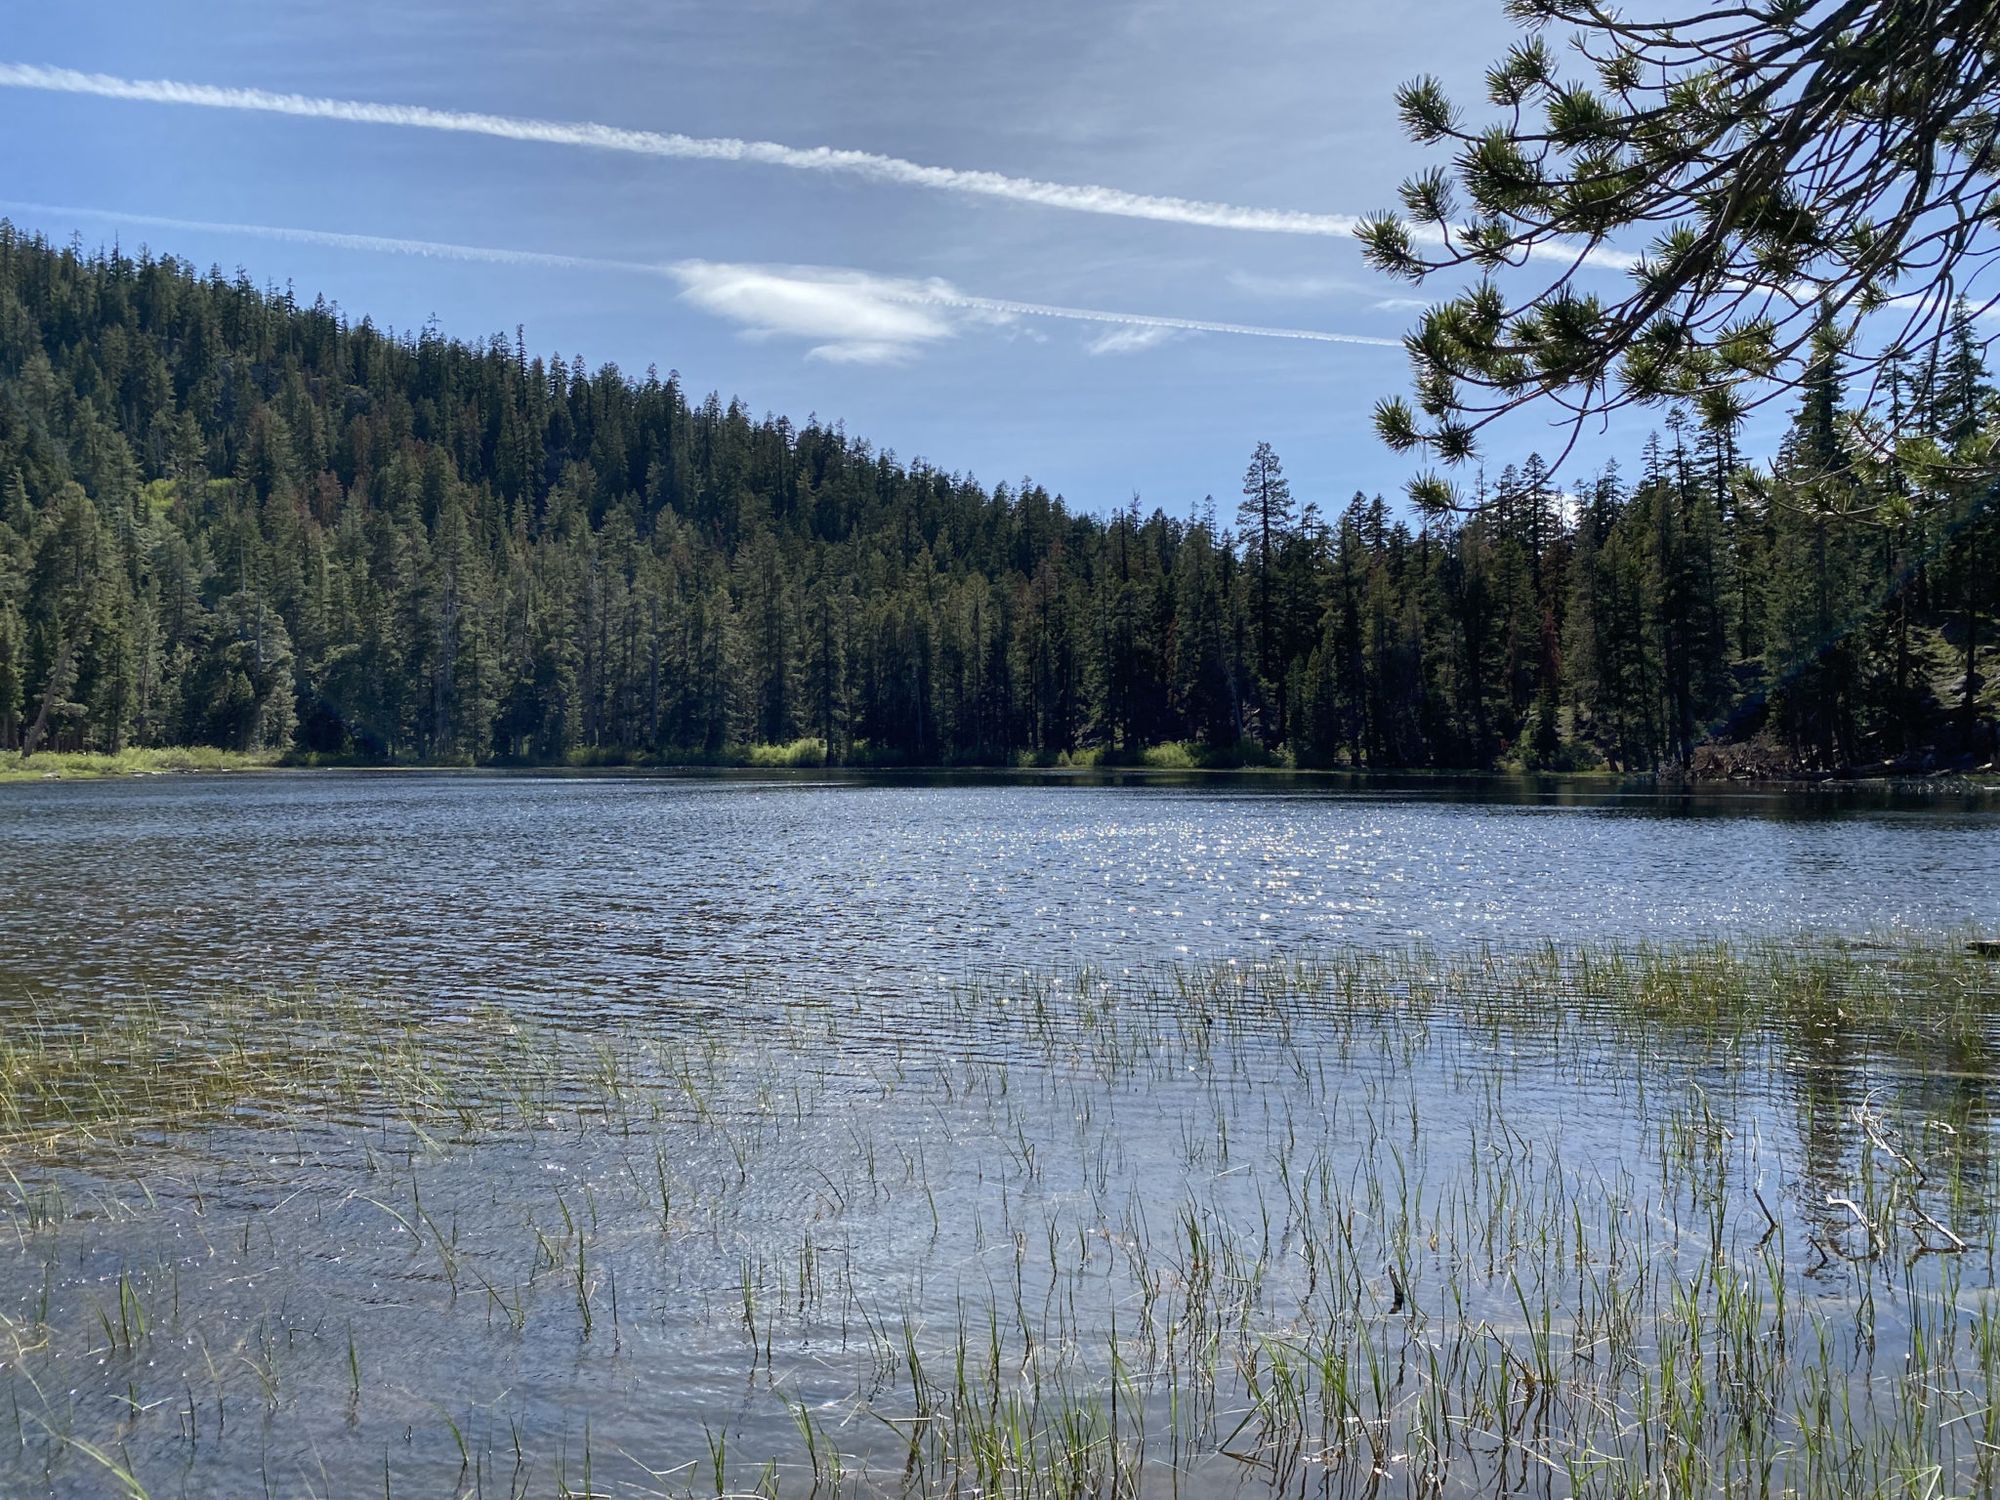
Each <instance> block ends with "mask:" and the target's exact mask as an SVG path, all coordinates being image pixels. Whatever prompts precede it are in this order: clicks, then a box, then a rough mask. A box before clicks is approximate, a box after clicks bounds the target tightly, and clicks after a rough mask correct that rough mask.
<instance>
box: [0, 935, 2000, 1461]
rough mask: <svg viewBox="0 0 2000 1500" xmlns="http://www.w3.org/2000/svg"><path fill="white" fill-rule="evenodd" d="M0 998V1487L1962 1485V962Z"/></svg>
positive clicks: (1989, 1017) (1985, 1028) (1989, 1268)
mask: <svg viewBox="0 0 2000 1500" xmlns="http://www.w3.org/2000/svg"><path fill="white" fill-rule="evenodd" d="M726 1007H727V1008H726V1009H719V1008H717V1003H716V1002H714V1001H713V1000H709V1001H704V1002H702V1003H700V1004H689V1005H684V1006H680V1007H675V1006H672V1005H657V1006H649V1007H648V1008H647V1012H646V1015H645V1017H644V1018H643V1019H642V1018H640V1017H638V1016H619V1017H616V1018H599V1020H600V1022H603V1023H605V1024H587V1025H586V1024H577V1025H573V1026H564V1025H554V1024H539V1025H538V1024H531V1023H530V1022H528V1021H527V1020H525V1019H524V1018H523V1017H521V1016H520V1015H518V1014H514V1013H510V1012H506V1011H501V1010H483V1011H475V1012H443V1011H425V1010H423V1009H421V1008H414V1009H413V1008H411V1007H410V1006H408V1005H406V1004H399V1003H392V1002H388V1001H381V1000H372V999H367V998H363V997H350V996H337V995H330V994H320V993H312V992H300V993H295V994H290V995H280V996H255V997H251V996H225V997H220V998H217V999H214V1000H212V1001H209V1002H207V1003H204V1004H195V1003H186V1004H165V1003H161V1004H155V1005H151V1006H144V1007H140V1008H137V1009H118V1010H115V1011H114V1010H112V1009H111V1008H108V1007H107V1008H106V1010H105V1012H104V1013H102V1014H94V1013H93V1012H92V1011H91V1010H90V1008H89V1006H88V1004H87V1002H82V1001H79V1000H78V999H77V998H76V997H62V998H61V999H60V1000H59V1001H58V1000H55V999H51V1000H50V1001H48V1002H47V1003H44V1004H42V1005H39V1006H17V1007H16V1008H14V1009H13V1010H12V1011H10V1013H9V1014H8V1015H7V1016H6V1018H5V1024H4V1026H0V1161H4V1163H5V1172H4V1176H0V1211H4V1217H0V1224H4V1226H5V1230H6V1233H5V1236H4V1238H0V1385H4V1386H5V1391H4V1392H0V1479H4V1488H5V1489H6V1490H7V1492H8V1493H9V1494H36V1493H54V1494H66V1493H93V1492H98V1491H100V1490H103V1489H105V1488H107V1487H110V1486H111V1485H112V1484H113V1483H114V1482H115V1484H116V1485H117V1486H121V1487H122V1489H123V1492H125V1493H128V1494H148V1495H153V1496H163V1495H172V1494H180V1493H197V1492H205V1491H206V1490H207V1489H210V1488H212V1487H213V1484H214V1483H215V1482H216V1480H217V1477H218V1476H221V1475H225V1474H226V1475H229V1476H231V1477H232V1482H237V1481H240V1482H242V1483H245V1484H250V1483H251V1480H250V1476H255V1479H254V1485H253V1486H252V1487H253V1488H254V1489H256V1490H258V1491H259V1492H265V1493H274V1494H295V1495H300V1494H313V1495H344V1494H351V1493H358V1492H363V1491H366V1492H370V1493H384V1494H388V1495H390V1496H395V1495H442V1494H460V1495H514V1496H529V1495H534V1496H544V1495H546V1496H581V1495H585V1494H626V1495H645V1494H655V1495H717V1494H725V1493H729V1494H744V1493H751V1492H756V1493H761V1494H800V1495H803V1494H810V1493H817V1494H822V1495H832V1494H848V1493H856V1494H860V1493H884V1492H889V1493H899V1494H944V1493H952V1494H978V1495H987V1496H1019V1497H1027V1496H1043V1495H1047V1496H1055V1495H1063V1496H1075V1495H1081V1494H1101V1495H1118V1494H1142V1493H1143V1494H1159V1495H1168V1494H1176V1493H1187V1494H1209V1493H1216V1492H1218V1491H1223V1492H1229V1493H1239V1494H1264V1493H1277V1492H1281V1491H1284V1492H1293V1493H1300V1492H1304V1493H1323V1494H1356V1495H1359V1494H1369V1493H1382V1492H1404V1491H1409V1492H1418V1493H1434V1494H1456V1493H1489V1492H1491V1491H1492V1490H1493V1489H1495V1488H1496V1487H1499V1486H1503V1485H1504V1486H1506V1487H1508V1488H1510V1489H1517V1490H1520V1491H1522V1492H1525V1493H1530V1494H1543V1495H1569V1494H1572V1493H1577V1494H1603V1495H1641V1494H1687V1493H1701V1492H1723V1491H1727V1492H1730V1493H1743V1492H1748V1491H1756V1492H1759V1493H1772V1494H1776V1493H1788V1494H1798V1495H1828V1496H1833V1495H1842V1496H1846V1495H1865V1494H1884V1495H1886V1494H1946V1493H1964V1492H1968V1491H1976V1490H1979V1489H1981V1488H1983V1487H1985V1486H1987V1485H1988V1484H1990V1482H1991V1480H1992V1479H1993V1477H1994V1468H1995V1465H1996V1461H2000V1415H1996V1413H2000V1406H1996V1404H1995V1402H1994V1400H1993V1393H1994V1391H1995V1389H1996V1376H2000V1368H1996V1367H2000V1320H1996V1303H1995V1299H1994V1296H1993V1277H1994V1230H1995V1208H1996V1206H2000V1169H1996V1166H1995V1161H1996V1157H1995V1154H1994V1152H1993V1150H1992V1131H1993V1125H1992V1116H1993V1102H1994V1101H1993V1095H1992V1088H1991V1084H1990V1082H1989V1080H1990V1079H1991V1077H1992V1076H1993V1063H1994V1057H1993V1048H1994V1046H1995V1035H1994V1025H1993V1022H1994V1018H1995V1015H1996V1008H2000V965H1996V964H1993V963H1990V962H1986V961H1983V960H1981V959H1979V958H1977V957H1975V956H1973V955H1971V954H1969V953H1967V952H1966V951H1965V949H1964V946H1963V945H1962V944H1958V943H1908V942H1897V943H1891V944H1888V945H1884V946H1835V945H1830V944H1824V943H1808V944H1803V945H1792V944H1783V943H1777V942H1764V943H1760V944H1756V945H1752V946H1729V945H1721V944H1707V945H1696V946H1692V947H1686V948H1675V949H1667V950H1660V949H1646V948H1625V949H1591V950H1564V949H1558V948H1545V949H1540V950H1534V951H1518V952H1488V953H1471V954H1458V955H1443V954H1438V953H1432V952H1425V951H1410V952H1407V953H1402V954H1395V955H1371V954H1363V953H1359V952H1338V953H1334V954H1331V955H1329V956H1327V957H1325V958H1323V959H1321V960H1318V961H1314V962H1294V963H1289V964H1273V965H1270V966H1262V967H1251V966H1241V967H1239V966H1220V967H1214V968H1208V967H1202V968H1193V969H1184V970H1177V971H1159V972H1155V973H1149V974H1144V975H1136V976H1125V977H1123V978H1116V979H1114V978H1112V977H1109V976H1106V975H1102V974H1097V973H1089V972H1085V973H1077V974H1071V975H1065V976H1060V977H1043V978H1033V977H1024V978H1021V979H1019V980H1016V981H1013V982H1009V983H1004V984H994V985H990V986H978V985H969V984H961V985H956V986H952V987H949V988H946V989H942V990H940V991H939V992H937V994H936V995H935V997H934V998H933V999H931V1000H930V1001H928V1002H921V1003H913V1004H911V1005H908V1006H906V1007H903V1008H900V1009H898V1010H896V1011H894V1012H891V1013H885V1012H884V1010H883V1008H882V1006H881V1005H880V1003H879V1001H877V1000H875V999H873V998H871V997H868V996H865V995H857V996H838V997H828V996H821V995H811V994H806V995H797V996H770V997H766V996H756V995H747V994H746V995H742V996H734V997H728V999H727V1001H726Z"/></svg>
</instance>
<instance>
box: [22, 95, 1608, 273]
mask: <svg viewBox="0 0 2000 1500" xmlns="http://www.w3.org/2000/svg"><path fill="white" fill-rule="evenodd" d="M0 88H17V89H41V90H45V91H47V92H52V93H60V94H90V95H95V96H96V97H98V98H103V99H131V100H137V101H140V102H143V103H148V104H181V105H193V106H197V107H199V108H203V109H230V110H247V111H250V112H252V113H257V114H274V115H292V116H296V117H298V118H300V119H309V120H338V121H343V122H346V123H348V124H355V125H397V126H402V127H405V128H407V129H415V130H441V131H450V132H457V133H460V134H466V135H484V136H493V137H496V138H498V139H501V140H509V141H534V142H540V143H543V144H547V145H553V146H578V147H585V148H589V149H592V150H599V151H624V152H630V153H632V154H635V155H639V156H660V157H671V158H675V159H679V160H688V161H725V162H755V163H759V164H761V165H764V166H772V167H786V168H789V169H791V170H793V171H799V172H824V173H835V174H842V175H847V176H854V177H861V178H865V179H867V180H869V181H873V182H888V183H896V184H899V185H901V186H904V187H920V188H929V189H932V190H934V191H938V192H947V193H961V194H969V195H972V196H974V197H982V198H1000V199H1005V200H1008V201H1010V202H1014V203H1031V204H1037V205H1039V206H1041V207H1043V208H1060V209H1066V210H1069V211H1071V212H1075V213H1087V214H1103V215H1109V216H1111V217H1114V218H1125V219H1150V220H1154V221H1157V222H1159V223H1163V224H1186V225H1194V226H1198V227H1202V228H1209V229H1234V230H1246V231H1250V232H1253V233H1261V234H1304V235H1320V236H1325V237H1330V238H1336V239H1346V238H1349V237H1351V236H1352V235H1353V233H1354V231H1355V229H1356V227H1357V226H1358V225H1359V224H1360V222H1361V221H1360V220H1359V219H1357V218H1356V217H1355V216H1354V215H1352V214H1327V213H1307V212H1304V211H1301V210H1297V209H1277V208H1251V207H1245V206H1243V205H1240V204H1234V203H1214V202H1209V201H1206V200H1203V199H1199V198H1174V197H1161V196H1156V195H1154V194H1151V193H1133V192H1127V191H1126V190H1125V189H1123V188H1114V187H1102V186H1095V185H1091V184H1080V183H1062V182H1047V181H1043V180H1042V179H1040V178H1034V177H1014V176H1009V175H1008V174H1006V173H1003V172H987V171H979V170H970V169H965V168H960V167H933V166H926V165H924V164H923V163H921V162H914V161H906V160H904V159H903V158H902V157H899V156H882V155H878V154H877V153H875V152H872V151H848V150H842V149H839V148H836V147H832V146H786V145H781V144H779V143H778V142H776V141H746V140H739V139H737V138H735V137H733V136H694V135H681V134H679V133H677V132H676V133H663V132H660V131H653V130H628V129H624V128H622V127H619V126H615V125H600V124H596V123H593V122H591V121H566V120H538V119H529V118H523V117H520V116H515V115H494V114H482V113H475V112H470V111H465V110H455V109H432V108H430V107H428V106H426V105H421V104H374V103H369V102H367V101H365V100H358V99H327V98H318V97H314V96H312V95H308V94H281V93H272V92H270V91H268V90H265V89H246V88H226V87H221V86H218V85H214V84H206V83H184V82H179V81H176V80H174V79H167V78H151V79H147V78H119V77H116V76H114V75H112V74H109V73H85V72H81V71H79V70H77V69H75V68H51V67H44V66H41V65H39V64H36V63H9V62H0ZM1419 227H1420V228H1421V226H1419ZM1534 253H1535V254H1536V255H1537V257H1539V258H1547V259H1551V260H1560V261H1569V260H1574V259H1576V258H1577V257H1578V256H1579V255H1581V256H1583V258H1584V259H1585V260H1586V261H1587V262H1588V263H1589V264H1592V265H1595V266H1598V267H1600V268H1603V269H1607V270H1629V269H1630V268H1631V267H1632V265H1633V264H1634V263H1635V258H1634V257H1632V256H1629V255H1626V254H1624V253H1622V252H1619V251H1613V250H1605V249H1597V250H1591V251H1588V252H1584V251H1580V250H1575V249H1570V248H1565V247H1564V246H1561V245H1544V246H1537V247H1536V249H1535V252H1534Z"/></svg>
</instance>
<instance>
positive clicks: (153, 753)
mask: <svg viewBox="0 0 2000 1500" xmlns="http://www.w3.org/2000/svg"><path fill="white" fill-rule="evenodd" d="M754 748H761V747H753V749H754ZM259 771H265V772H268V771H293V772H298V771H348V772H355V771H366V772H382V773H393V772H460V773H465V774H481V775H525V776H583V777H587V776H599V775H630V776H647V775H662V776H669V775H716V776H726V775H738V774H745V773H752V774H772V773H777V774H784V775H830V776H838V777H854V778H867V777H883V778H894V777H899V776H920V777H941V778H964V779H966V780H975V779H979V778H982V777H1002V778H1010V779H1011V778H1022V779H1046V780H1051V781H1068V780H1076V781H1088V780H1095V779H1100V778H1103V779H1118V780H1123V779H1126V778H1133V779H1137V780H1144V781H1154V780H1162V781H1164V780H1172V779H1175V778H1190V777H1194V778H1203V779H1207V778H1211V777H1214V778H1220V777H1257V778H1269V779H1273V780H1276V779H1295V780H1299V781H1305V782H1317V783H1322V784H1337V783H1340V782H1352V783H1355V784H1357V785H1378V786H1379V785H1393V784H1397V783H1408V784H1416V785H1422V784H1448V783H1490V784H1494V785H1515V786H1525V785H1534V786H1546V787H1552V788H1553V787H1577V788H1603V789H1605V790H1613V789H1628V790H1633V791H1645V792H1650V793H1659V794H1667V793H1680V794H1683V795H1697V794H1715V793H1721V794H1730V793H1759V792H1783V793H1813V792H1823V793H1838V792H1848V791H1859V792H1875V793H1900V794H1912V795H1915V794H1928V795H1951V796H1966V797H1994V796H2000V772H1996V771H1995V770H1994V769H1993V768H1991V767H1978V768H1944V769H1939V770H1935V771H1929V772H1919V773H1911V772H1901V773H1898V772H1886V773H1885V772H1882V771H1875V770H1873V769H1872V768H1870V769H1861V768H1856V769H1854V770H1834V771H1824V772H1813V773H1805V774H1795V775H1789V776H1782V775H1772V774H1758V775H1744V774H1740V773H1739V774H1736V775H1728V776H1716V775H1702V774H1699V773H1696V774H1693V775H1687V774H1682V773H1678V772H1629V773H1628V772H1619V771H1609V770H1588V771H1527V770H1511V769H1505V768H1487V769H1483V770H1482V769H1448V768H1440V767H1428V766H1426V767H1408V768H1387V767H1385V768H1379V769H1375V768H1366V767H1352V766H1286V765H1220V764H1211V765H1159V764H1146V763H1144V762H1143V761H1140V762H1133V763H1126V762H1122V761H1119V762H1107V761H1092V762H1086V763H1081V764H1071V765H1007V764H999V763H993V764H965V763H959V764H909V765H870V764H858V765H826V764H823V763H812V762H805V763H801V762H797V761H785V762H780V761H777V760H775V759H763V758H759V757H757V756H756V755H754V754H748V755H745V756H743V757H741V758H730V759H722V758H715V759H696V758H688V759H682V760H675V759H642V758H637V757H634V758H630V759H610V760H598V761H588V762H582V763H577V762H571V761H535V760H494V761H486V762H482V763H480V764H477V765H468V764H466V763H464V762H450V761H420V760H381V759H368V758H361V757H324V756H317V755H303V756H298V755H285V754H279V753H277V752H272V751H266V752H245V751H232V750H220V749H214V748H211V747H206V746H176V747H160V748H143V749H131V750H124V751H120V752H118V753H117V754H115V755H110V754H99V753H94V752H74V751H41V752H38V753H37V754H36V755H34V756H33V757H31V758H30V759H29V760H28V761H26V762H25V763H24V762H23V761H22V760H21V758H20V756H19V754H18V753H16V752H11V751H6V752H0V787H4V786H12V785H31V784H36V783H45V782H50V781H105V780H125V779H137V778H142V777H151V776H187V775H234V774H241V773H249V772H259Z"/></svg>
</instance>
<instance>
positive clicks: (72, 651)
mask: <svg viewBox="0 0 2000 1500" xmlns="http://www.w3.org/2000/svg"><path fill="white" fill-rule="evenodd" d="M75 666H76V644H75V642H73V641H70V640H65V641H64V642H63V643H62V645H60V646H58V647H57V648H56V659H55V660H54V661H53V662H52V663H50V665H49V677H48V681H46V682H44V683H43V684H42V706H41V707H40V708H38V709H37V710H36V711H35V722H34V723H32V724H30V725H29V726H28V732H27V733H26V734H25V735H23V736H22V737H21V759H22V760H26V759H27V758H28V757H29V756H31V755H33V754H34V753H35V750H36V747H37V746H39V745H40V744H41V743H42V736H43V735H44V734H46V733H48V729H49V710H50V709H51V708H52V707H54V706H55V702H56V700H57V699H58V698H63V697H67V696H68V694H69V690H70V687H71V686H72V684H74V682H75V681H76V671H75Z"/></svg>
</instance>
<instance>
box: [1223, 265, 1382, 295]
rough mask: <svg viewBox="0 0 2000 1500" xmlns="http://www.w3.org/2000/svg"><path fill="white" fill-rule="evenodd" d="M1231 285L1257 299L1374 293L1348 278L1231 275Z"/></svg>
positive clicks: (1248, 272) (1234, 272)
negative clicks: (1343, 293) (1338, 293)
mask: <svg viewBox="0 0 2000 1500" xmlns="http://www.w3.org/2000/svg"><path fill="white" fill-rule="evenodd" d="M1229 284H1230V285H1231V286H1233V287H1235V288H1236V289H1237V290H1238V291H1240V292H1248V293H1250V294H1251V295H1252V296H1253V297H1279V298H1282V297H1292V298H1306V297H1330V296H1332V295H1334V294H1335V293H1336V292H1366V291H1369V290H1370V288H1368V287H1366V286H1363V285H1362V284H1360V283H1359V282H1357V281H1355V280H1353V279H1352V278H1350V277H1346V276H1319V275H1307V276H1264V275H1260V274H1259V273H1257V272H1255V271H1231V272H1230V273H1229Z"/></svg>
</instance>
